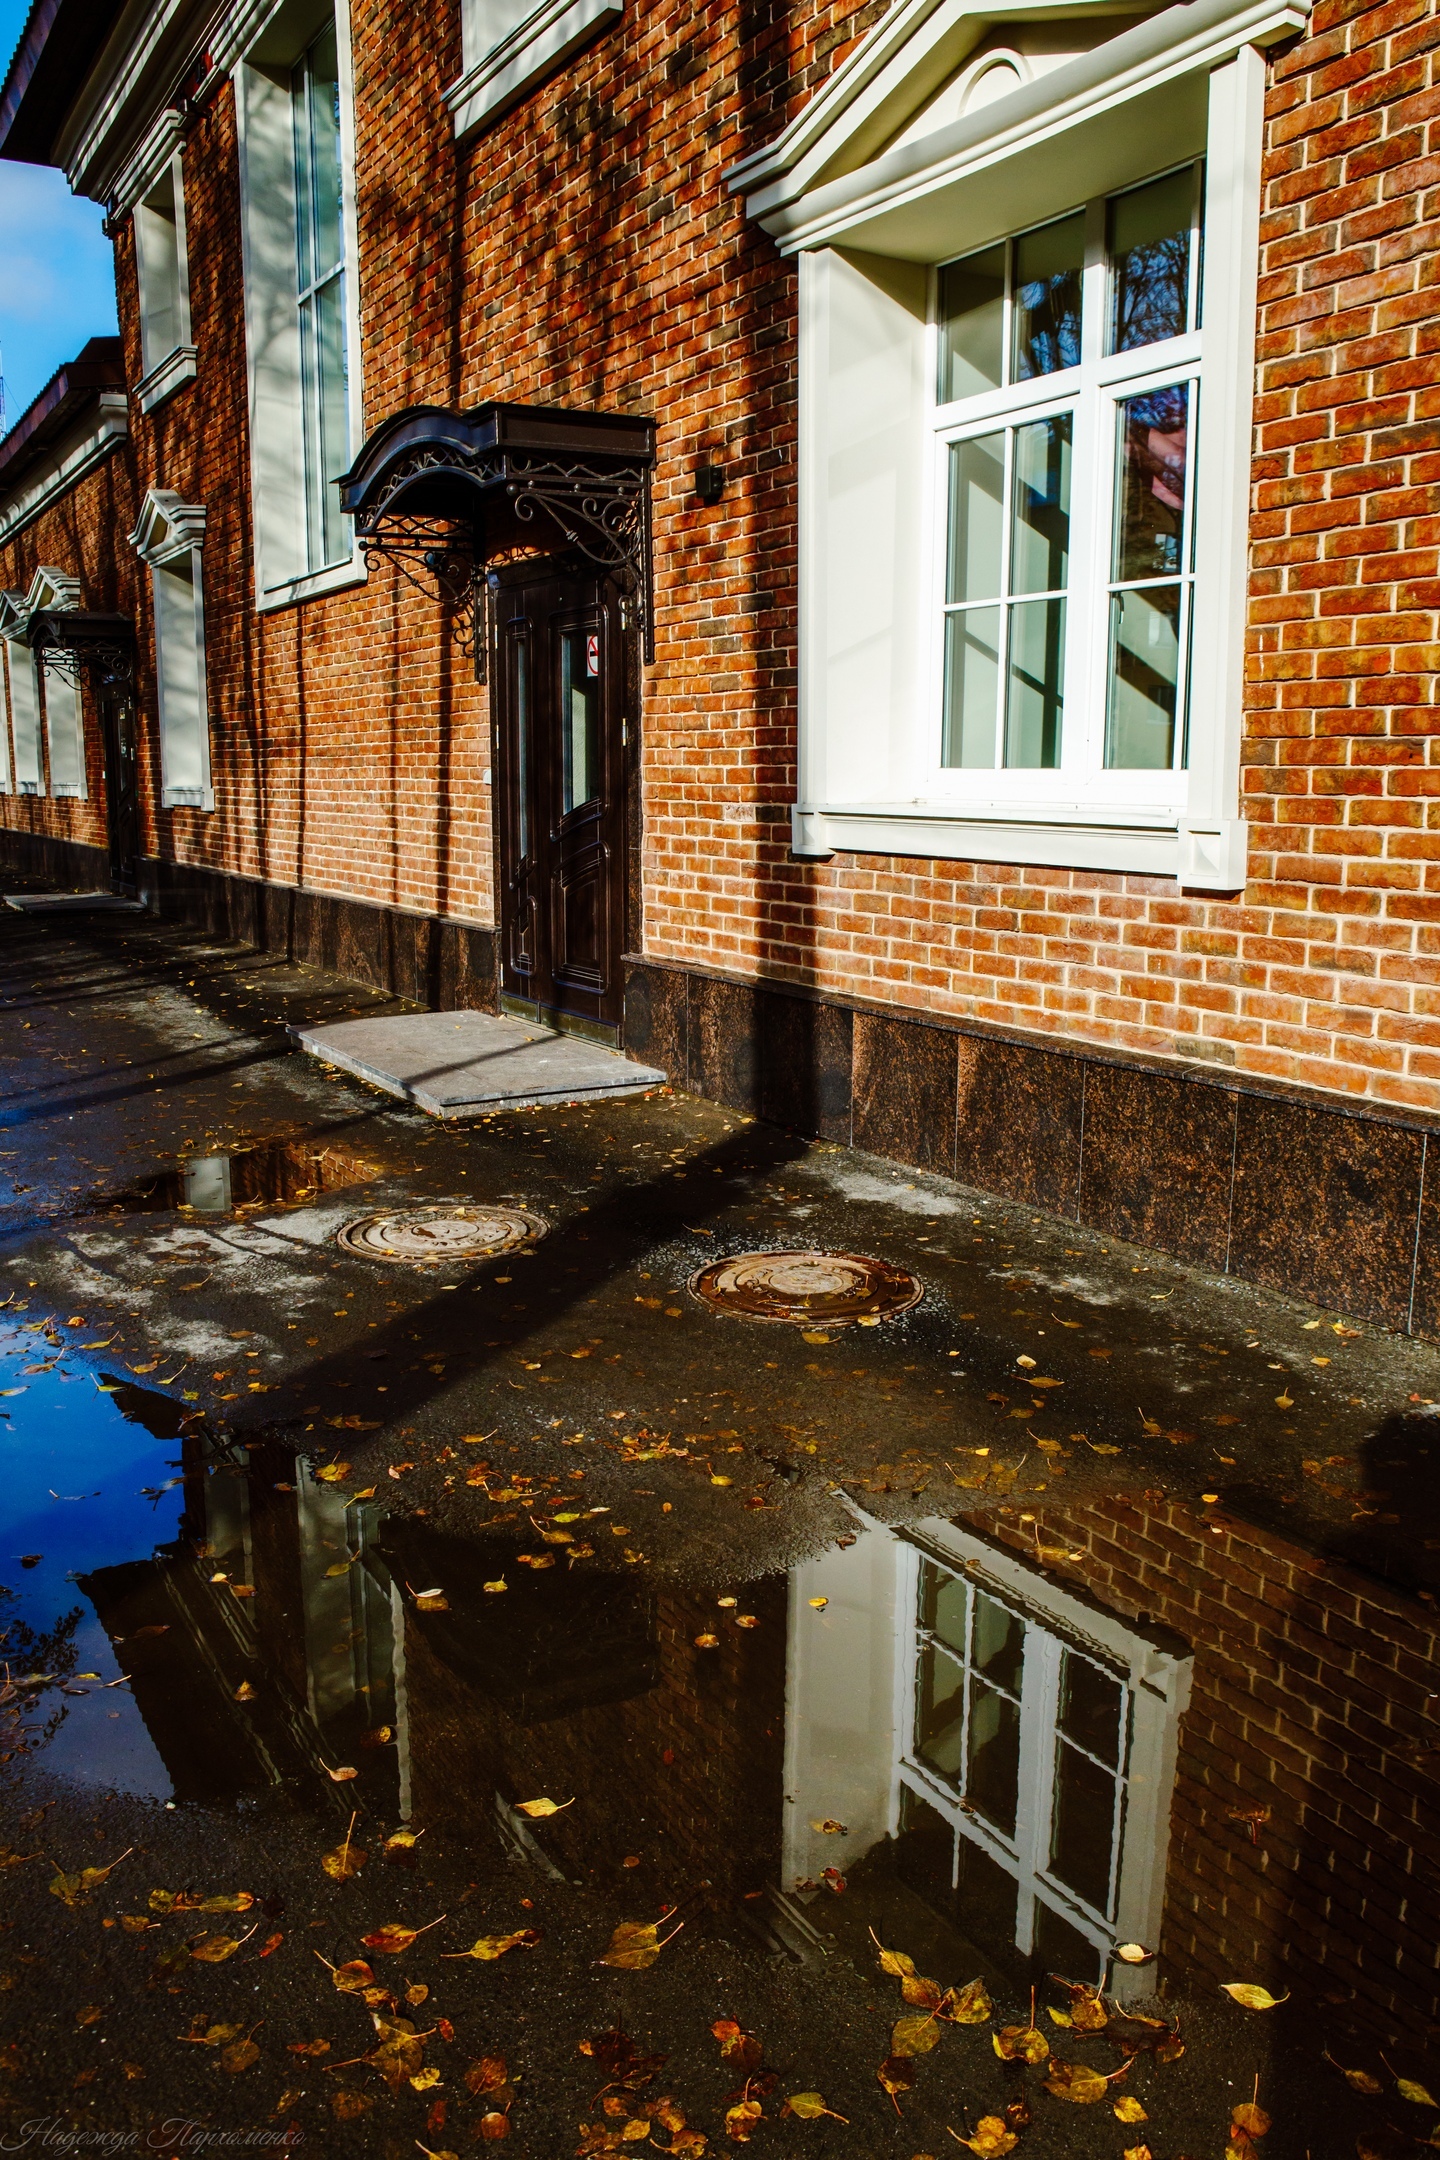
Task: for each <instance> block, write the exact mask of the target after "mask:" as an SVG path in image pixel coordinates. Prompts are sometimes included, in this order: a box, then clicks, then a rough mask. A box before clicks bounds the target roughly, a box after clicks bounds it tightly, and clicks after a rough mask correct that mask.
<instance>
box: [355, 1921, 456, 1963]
mask: <svg viewBox="0 0 1440 2160" xmlns="http://www.w3.org/2000/svg"><path fill="white" fill-rule="evenodd" d="M445 1917H446V1915H445V1914H444V1913H441V1915H440V1920H443V1919H444V1918H445ZM440 1920H431V1921H430V1922H429V1923H428V1925H427V1926H425V1927H422V1928H412V1927H402V1926H401V1924H400V1922H399V1921H398V1920H392V1921H390V1922H389V1923H388V1925H387V1926H385V1927H381V1928H376V1930H375V1932H374V1934H373V1935H362V1936H361V1938H360V1940H361V1941H362V1942H363V1943H364V1945H365V1948H366V1949H367V1950H379V1951H383V1953H384V1955H385V1956H386V1957H399V1955H400V1953H401V1951H402V1950H408V1949H409V1948H410V1945H411V1944H412V1943H414V1942H418V1941H419V1939H420V1937H421V1936H422V1935H428V1934H429V1932H430V1929H431V1928H437V1927H439V1925H440Z"/></svg>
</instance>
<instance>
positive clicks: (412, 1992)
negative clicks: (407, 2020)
mask: <svg viewBox="0 0 1440 2160" xmlns="http://www.w3.org/2000/svg"><path fill="white" fill-rule="evenodd" d="M429 1995H430V1990H429V1988H428V1987H427V1986H426V1985H425V1982H424V1981H423V1980H412V1981H411V1983H410V1985H409V1987H407V1988H406V1990H405V2000H406V2002H407V2003H409V2005H410V2007H411V2009H412V2010H418V2009H419V2007H420V2005H421V2003H423V2002H426V2001H428V1999H429Z"/></svg>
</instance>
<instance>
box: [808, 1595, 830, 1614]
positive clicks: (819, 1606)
mask: <svg viewBox="0 0 1440 2160" xmlns="http://www.w3.org/2000/svg"><path fill="white" fill-rule="evenodd" d="M829 1602H830V1600H829V1598H828V1597H812V1598H811V1600H810V1603H811V1605H812V1607H813V1608H814V1610H815V1611H816V1612H824V1610H825V1607H826V1606H827V1605H828V1604H829Z"/></svg>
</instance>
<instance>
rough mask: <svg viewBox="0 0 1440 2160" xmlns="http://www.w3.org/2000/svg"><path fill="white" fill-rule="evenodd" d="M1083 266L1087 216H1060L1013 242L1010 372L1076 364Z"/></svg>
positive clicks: (1015, 376)
mask: <svg viewBox="0 0 1440 2160" xmlns="http://www.w3.org/2000/svg"><path fill="white" fill-rule="evenodd" d="M1084 267H1085V216H1084V212H1083V211H1078V210H1077V211H1076V213H1075V215H1074V216H1073V217H1068V218H1061V219H1060V221H1059V223H1058V224H1055V225H1042V226H1041V227H1040V228H1039V230H1038V231H1037V232H1028V233H1021V235H1020V237H1019V239H1018V240H1016V242H1015V304H1014V310H1013V318H1012V327H1013V346H1012V353H1011V368H1010V373H1011V378H1012V380H1013V381H1015V382H1028V380H1029V379H1030V377H1031V376H1032V375H1053V374H1055V372H1056V371H1057V369H1059V368H1068V367H1078V366H1079V364H1080V274H1081V272H1082V270H1083V269H1084Z"/></svg>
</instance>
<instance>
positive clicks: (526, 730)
mask: <svg viewBox="0 0 1440 2160" xmlns="http://www.w3.org/2000/svg"><path fill="white" fill-rule="evenodd" d="M510 652H511V656H512V665H513V668H514V674H513V678H512V680H513V686H514V699H515V805H516V810H517V813H518V816H517V819H516V825H517V830H516V840H517V843H518V845H519V849H520V859H521V861H522V862H523V861H524V860H525V859H526V857H527V856H528V855H529V853H530V648H529V646H528V644H527V643H526V641H525V636H524V633H523V631H522V633H521V634H520V635H519V636H518V637H512V639H511V643H510Z"/></svg>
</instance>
